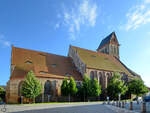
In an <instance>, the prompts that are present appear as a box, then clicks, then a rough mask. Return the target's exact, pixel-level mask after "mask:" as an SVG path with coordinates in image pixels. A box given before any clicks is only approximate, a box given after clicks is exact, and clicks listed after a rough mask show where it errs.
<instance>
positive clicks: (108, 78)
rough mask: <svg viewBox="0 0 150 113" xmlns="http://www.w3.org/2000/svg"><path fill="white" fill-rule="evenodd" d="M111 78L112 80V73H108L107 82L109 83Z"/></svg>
mask: <svg viewBox="0 0 150 113" xmlns="http://www.w3.org/2000/svg"><path fill="white" fill-rule="evenodd" d="M110 80H111V74H110V73H107V84H109V82H110Z"/></svg>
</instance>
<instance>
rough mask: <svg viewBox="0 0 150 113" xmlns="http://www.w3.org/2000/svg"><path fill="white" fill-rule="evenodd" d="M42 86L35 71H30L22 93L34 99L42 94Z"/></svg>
mask: <svg viewBox="0 0 150 113" xmlns="http://www.w3.org/2000/svg"><path fill="white" fill-rule="evenodd" d="M41 91H42V85H41V84H40V82H39V80H37V79H36V77H35V75H34V73H33V71H29V72H28V74H27V76H26V79H25V81H24V82H23V84H22V88H21V93H22V95H23V96H24V97H26V98H29V99H33V100H34V101H35V98H36V97H37V96H39V95H40V94H41Z"/></svg>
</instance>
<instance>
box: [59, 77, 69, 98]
mask: <svg viewBox="0 0 150 113" xmlns="http://www.w3.org/2000/svg"><path fill="white" fill-rule="evenodd" d="M68 87H69V86H68V79H67V78H65V79H64V80H63V82H62V85H61V95H62V96H68V94H69V88H68Z"/></svg>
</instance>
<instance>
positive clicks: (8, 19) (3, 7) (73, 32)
mask: <svg viewBox="0 0 150 113" xmlns="http://www.w3.org/2000/svg"><path fill="white" fill-rule="evenodd" d="M149 6H150V0H113V1H112V0H0V85H6V82H7V81H8V80H9V77H10V60H11V45H12V44H13V45H14V46H17V47H21V48H27V49H33V50H38V51H45V52H49V53H55V54H59V55H65V56H66V55H67V53H68V48H69V45H70V44H71V45H74V46H79V47H82V48H87V49H91V50H96V49H97V47H98V46H99V44H100V42H101V40H102V39H103V38H104V37H105V36H107V35H109V34H110V33H111V32H113V31H115V32H116V35H117V37H118V40H119V42H120V44H121V46H120V59H121V61H123V62H124V63H125V64H126V65H127V66H128V67H129V68H131V69H132V70H133V71H135V72H136V73H138V74H140V75H141V77H142V79H143V80H144V82H145V84H146V85H148V86H150V77H149V76H150V71H149V69H150V60H149V58H150V7H149Z"/></svg>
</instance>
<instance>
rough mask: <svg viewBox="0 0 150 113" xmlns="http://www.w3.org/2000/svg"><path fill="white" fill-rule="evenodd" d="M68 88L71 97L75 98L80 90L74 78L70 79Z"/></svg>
mask: <svg viewBox="0 0 150 113" xmlns="http://www.w3.org/2000/svg"><path fill="white" fill-rule="evenodd" d="M68 86H69V87H68V88H69V95H71V96H74V95H75V94H76V93H77V91H78V89H77V87H76V82H75V80H74V78H73V77H70V82H69V84H68Z"/></svg>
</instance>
